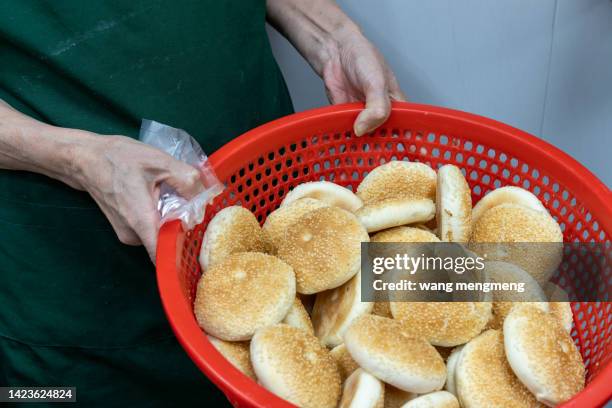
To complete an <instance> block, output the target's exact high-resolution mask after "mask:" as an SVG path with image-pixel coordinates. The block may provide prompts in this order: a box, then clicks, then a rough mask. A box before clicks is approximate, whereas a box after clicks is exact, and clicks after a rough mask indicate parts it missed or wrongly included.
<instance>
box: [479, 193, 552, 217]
mask: <svg viewBox="0 0 612 408" xmlns="http://www.w3.org/2000/svg"><path fill="white" fill-rule="evenodd" d="M500 204H518V205H522V206H524V207H527V208H531V209H532V210H534V211H540V212H545V213H548V211H547V210H546V208H545V207H544V205H543V204H542V203H541V202H540V200H539V199H538V197H536V196H535V195H534V194H533V193H532V192H530V191H527V190H525V189H523V188H520V187H515V186H505V187H500V188H497V189H495V190H492V191H490V192H489V193H488V194H487V195H485V196H484V197H482V198H481V199H480V201H478V202H477V203H476V205H475V206H474V209H473V210H472V222H474V223H475V222H476V221H478V219H479V218H480V217H481V216H482V214H484V213H485V212H486V211H487V210H489V209H491V208H493V207H495V206H497V205H500Z"/></svg>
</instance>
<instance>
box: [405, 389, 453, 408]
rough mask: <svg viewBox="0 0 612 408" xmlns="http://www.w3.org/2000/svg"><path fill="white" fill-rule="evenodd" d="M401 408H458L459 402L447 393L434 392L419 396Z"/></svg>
mask: <svg viewBox="0 0 612 408" xmlns="http://www.w3.org/2000/svg"><path fill="white" fill-rule="evenodd" d="M402 408H459V401H457V398H456V397H455V396H454V395H453V394H451V393H450V392H448V391H436V392H432V393H429V394H425V395H419V396H418V397H416V398H415V399H413V400H410V401H408V402H407V403H405V404H404V405H403V406H402Z"/></svg>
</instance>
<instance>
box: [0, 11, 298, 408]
mask: <svg viewBox="0 0 612 408" xmlns="http://www.w3.org/2000/svg"><path fill="white" fill-rule="evenodd" d="M264 24H265V1H264V0H240V1H239V0H235V1H226V0H224V1H216V0H194V1H187V0H179V1H177V0H174V1H171V0H157V1H156V0H141V1H135V0H115V1H110V0H109V1H77V0H74V1H59V0H54V1H47V2H42V1H33V0H32V1H30V0H14V1H8V0H5V1H2V2H0V98H2V99H4V100H5V101H6V102H8V103H9V104H11V105H12V106H14V107H15V108H17V109H19V110H21V111H22V112H24V113H26V114H28V115H31V116H33V117H35V118H38V119H40V120H43V121H45V122H48V123H51V124H54V125H57V126H62V127H74V128H80V129H87V130H90V131H94V132H98V133H103V134H123V135H128V136H131V137H136V136H137V135H138V129H139V126H140V120H141V118H150V119H155V120H157V121H160V122H163V123H166V124H169V125H172V126H175V127H180V128H184V129H186V130H187V131H188V132H189V133H190V134H191V135H193V136H194V137H196V138H197V139H198V141H199V142H200V143H201V144H202V147H203V148H204V149H205V151H206V152H208V153H212V152H213V151H214V150H215V149H217V148H218V147H220V146H222V145H223V144H224V143H226V142H227V141H229V140H230V139H231V138H233V137H236V136H237V135H239V134H241V133H243V132H244V131H246V130H248V129H250V128H253V127H255V126H257V125H259V124H261V123H263V122H266V121H269V120H272V119H274V118H277V117H279V116H282V115H285V114H288V113H290V112H291V102H290V100H289V96H288V93H287V90H286V87H285V84H284V82H283V79H282V76H281V74H280V72H279V69H278V67H277V65H276V63H275V61H274V59H273V57H272V53H271V50H270V46H269V43H268V39H267V36H266V32H265V27H264ZM6 385H11V386H34V385H39V386H43V385H46V386H60V385H63V386H76V387H77V389H78V390H77V397H78V400H79V401H80V402H81V403H83V404H85V405H87V406H92V405H94V406H95V405H99V406H104V407H108V406H170V405H173V406H195V405H199V406H205V405H210V406H216V405H220V404H222V403H221V402H220V401H221V400H222V397H221V396H220V393H219V392H218V391H216V390H215V389H214V387H213V386H212V385H211V384H210V383H209V382H208V381H206V380H205V379H204V377H203V375H202V374H200V373H199V372H198V370H197V369H196V368H195V366H194V365H193V364H192V363H191V362H190V361H189V359H188V358H187V357H186V355H185V354H184V352H183V351H182V350H181V348H180V347H179V345H178V344H177V342H176V340H175V339H174V337H173V335H172V333H171V330H170V329H169V327H168V325H167V323H166V320H165V316H164V314H163V311H162V308H161V305H160V300H159V298H158V293H157V287H156V282H155V275H154V268H153V266H152V265H151V263H150V261H149V260H148V257H147V255H146V253H145V251H144V249H143V248H142V247H129V246H125V245H122V244H121V243H120V242H119V241H118V240H117V238H116V236H115V233H114V232H113V230H112V228H111V226H110V224H109V223H108V222H107V221H106V219H105V218H104V216H103V214H102V213H101V212H100V211H99V209H98V208H97V207H96V205H95V203H94V202H93V200H92V199H91V198H90V197H89V196H88V195H87V194H85V193H83V192H78V191H75V190H71V189H70V188H68V187H66V186H65V185H63V184H61V183H59V182H56V181H54V180H51V179H49V178H46V177H43V176H39V175H37V174H32V173H27V172H15V171H0V386H6ZM216 401H218V404H215V402H216ZM28 406H31V405H28Z"/></svg>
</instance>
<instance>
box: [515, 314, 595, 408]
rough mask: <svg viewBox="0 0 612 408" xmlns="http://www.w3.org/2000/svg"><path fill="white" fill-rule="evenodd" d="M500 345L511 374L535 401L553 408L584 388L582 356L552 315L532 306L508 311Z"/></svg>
mask: <svg viewBox="0 0 612 408" xmlns="http://www.w3.org/2000/svg"><path fill="white" fill-rule="evenodd" d="M504 345H505V350H506V357H507V358H508V362H509V363H510V366H511V367H512V371H514V373H515V374H516V376H517V377H518V378H519V379H520V380H521V382H522V383H523V384H524V385H525V386H526V387H527V388H528V389H529V390H530V391H531V392H532V393H533V395H535V397H536V398H537V399H538V401H541V402H543V403H544V404H546V405H548V406H550V407H554V406H556V405H558V404H562V403H563V402H565V401H567V400H569V399H570V398H571V397H573V396H574V395H576V394H577V393H579V392H580V391H581V390H582V389H583V388H584V380H585V378H584V375H585V368H584V363H583V362H582V357H581V356H580V353H579V352H578V349H577V348H576V345H575V344H574V341H573V340H572V338H571V337H570V335H569V334H568V333H567V332H566V331H565V329H564V328H563V327H562V326H561V324H560V323H559V321H558V320H557V319H556V318H555V317H554V316H552V315H550V314H548V313H546V312H543V311H541V310H540V309H538V308H534V307H521V308H514V309H512V311H511V312H510V314H509V315H508V317H506V320H505V321H504Z"/></svg>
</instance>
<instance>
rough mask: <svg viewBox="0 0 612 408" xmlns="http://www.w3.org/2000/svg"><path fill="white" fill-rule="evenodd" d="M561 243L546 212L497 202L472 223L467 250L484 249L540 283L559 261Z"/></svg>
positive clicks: (489, 257) (558, 233)
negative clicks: (497, 203) (525, 272)
mask: <svg viewBox="0 0 612 408" xmlns="http://www.w3.org/2000/svg"><path fill="white" fill-rule="evenodd" d="M562 242H563V233H562V232H561V228H560V227H559V224H557V222H556V221H555V220H554V219H553V218H552V217H551V216H550V215H548V213H547V212H545V211H536V210H532V209H531V208H528V207H525V206H522V205H519V204H500V205H497V206H495V207H493V208H491V209H489V210H487V211H486V212H485V213H484V214H482V216H480V218H479V219H478V221H476V222H475V223H474V225H473V228H472V238H471V243H470V249H472V250H473V251H474V252H476V253H478V254H481V255H482V254H483V252H487V259H488V260H491V261H494V260H497V261H506V262H510V263H513V264H515V265H517V266H519V267H521V268H522V269H524V270H525V271H527V272H528V273H529V274H530V275H531V276H532V277H533V278H534V279H535V280H536V281H537V282H538V283H539V284H540V285H543V284H544V283H545V282H547V281H548V279H549V278H550V276H551V275H552V273H553V272H554V271H555V270H556V268H557V267H558V266H559V264H560V262H561V259H562V255H563V252H562V251H563V247H562V244H561V243H562ZM494 243H497V244H496V245H494ZM499 243H503V244H499ZM525 243H539V244H538V245H528V244H525Z"/></svg>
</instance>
